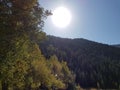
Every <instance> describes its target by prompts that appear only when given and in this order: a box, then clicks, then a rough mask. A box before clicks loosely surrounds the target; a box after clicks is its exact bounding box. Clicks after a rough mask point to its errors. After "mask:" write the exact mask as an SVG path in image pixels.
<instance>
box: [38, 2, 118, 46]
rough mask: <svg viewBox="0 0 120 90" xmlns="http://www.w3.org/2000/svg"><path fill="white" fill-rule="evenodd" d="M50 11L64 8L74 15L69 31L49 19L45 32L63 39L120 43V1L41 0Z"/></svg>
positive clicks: (68, 27)
mask: <svg viewBox="0 0 120 90" xmlns="http://www.w3.org/2000/svg"><path fill="white" fill-rule="evenodd" d="M39 2H40V5H41V6H42V7H43V8H45V9H48V10H51V11H54V9H55V8H57V7H60V6H64V7H66V8H67V9H69V10H70V12H71V13H72V20H71V23H70V25H69V26H67V27H66V28H58V27H56V26H55V25H54V24H53V23H52V20H51V16H49V17H48V18H47V19H46V20H45V26H44V28H43V29H44V32H46V34H47V35H54V36H58V37H63V38H84V39H88V40H92V41H96V42H99V43H104V44H110V45H112V44H120V0H40V1H39Z"/></svg>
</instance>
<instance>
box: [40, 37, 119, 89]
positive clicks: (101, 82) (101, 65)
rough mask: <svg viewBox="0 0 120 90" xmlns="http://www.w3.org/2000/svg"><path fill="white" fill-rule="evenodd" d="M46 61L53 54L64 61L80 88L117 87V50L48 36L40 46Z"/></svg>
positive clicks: (87, 42)
mask: <svg viewBox="0 0 120 90" xmlns="http://www.w3.org/2000/svg"><path fill="white" fill-rule="evenodd" d="M40 48H41V50H42V53H43V54H44V55H45V56H46V57H47V58H49V56H51V55H54V54H55V55H56V56H57V57H58V58H59V60H65V61H67V63H68V66H69V67H70V69H71V70H72V71H73V72H74V73H75V75H76V83H77V84H80V86H81V87H83V88H91V87H95V88H104V89H106V88H116V89H118V88H119V85H120V72H119V71H120V49H119V48H116V47H112V46H109V45H105V44H100V43H96V42H93V41H89V40H85V39H66V38H59V37H54V36H48V40H46V41H44V42H42V43H41V44H40Z"/></svg>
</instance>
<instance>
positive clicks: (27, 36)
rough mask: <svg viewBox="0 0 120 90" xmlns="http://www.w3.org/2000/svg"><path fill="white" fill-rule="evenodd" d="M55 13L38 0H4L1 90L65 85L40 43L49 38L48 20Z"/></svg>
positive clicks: (1, 10) (0, 25)
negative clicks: (53, 71) (43, 30)
mask: <svg viewBox="0 0 120 90" xmlns="http://www.w3.org/2000/svg"><path fill="white" fill-rule="evenodd" d="M50 14H51V13H50V12H49V11H48V10H46V11H45V10H44V9H43V8H42V7H40V5H39V3H38V1H37V0H0V89H1V90H31V89H32V90H37V89H40V88H43V89H51V88H52V87H53V86H56V87H57V88H63V87H64V83H63V82H62V81H61V80H58V79H57V78H56V77H55V76H54V75H53V74H52V73H51V69H49V67H48V66H47V62H46V58H45V57H44V56H43V55H42V54H41V51H40V49H39V47H38V45H37V41H38V40H40V41H41V40H42V39H43V38H44V37H45V33H44V32H42V27H43V25H44V19H45V18H46V17H47V16H48V15H50Z"/></svg>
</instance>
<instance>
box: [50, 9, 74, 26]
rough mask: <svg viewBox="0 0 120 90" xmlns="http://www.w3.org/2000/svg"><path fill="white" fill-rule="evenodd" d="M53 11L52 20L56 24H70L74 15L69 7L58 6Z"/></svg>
mask: <svg viewBox="0 0 120 90" xmlns="http://www.w3.org/2000/svg"><path fill="white" fill-rule="evenodd" d="M52 13H53V15H52V22H53V24H54V25H55V26H57V27H59V28H65V27H67V26H68V25H69V24H70V22H71V18H72V15H71V13H70V11H69V10H68V9H67V8H65V7H58V8H56V9H55V10H54V11H53V12H52Z"/></svg>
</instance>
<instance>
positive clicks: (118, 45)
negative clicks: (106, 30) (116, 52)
mask: <svg viewBox="0 0 120 90" xmlns="http://www.w3.org/2000/svg"><path fill="white" fill-rule="evenodd" d="M112 46H114V47H118V48H120V44H117V45H112Z"/></svg>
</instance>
